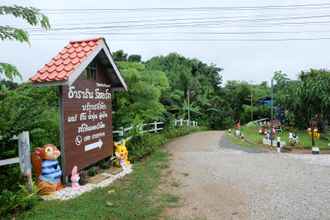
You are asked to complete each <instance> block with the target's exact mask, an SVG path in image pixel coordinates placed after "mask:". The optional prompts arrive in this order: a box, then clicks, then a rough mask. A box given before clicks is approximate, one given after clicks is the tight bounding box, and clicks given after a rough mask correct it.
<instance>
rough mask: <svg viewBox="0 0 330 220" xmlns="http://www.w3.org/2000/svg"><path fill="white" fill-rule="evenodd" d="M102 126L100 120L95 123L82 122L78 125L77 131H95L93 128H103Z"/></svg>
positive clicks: (102, 123) (103, 125)
mask: <svg viewBox="0 0 330 220" xmlns="http://www.w3.org/2000/svg"><path fill="white" fill-rule="evenodd" d="M104 128H105V124H104V122H102V121H101V122H98V123H97V124H96V125H87V124H85V123H83V124H81V125H80V126H79V127H78V133H84V132H88V131H95V130H99V129H104Z"/></svg>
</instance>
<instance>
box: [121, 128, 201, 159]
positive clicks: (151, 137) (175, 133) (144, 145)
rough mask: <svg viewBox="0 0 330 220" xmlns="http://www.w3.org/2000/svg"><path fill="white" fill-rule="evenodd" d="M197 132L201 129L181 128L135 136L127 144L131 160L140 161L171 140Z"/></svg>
mask: <svg viewBox="0 0 330 220" xmlns="http://www.w3.org/2000/svg"><path fill="white" fill-rule="evenodd" d="M197 130H199V128H189V127H181V128H177V129H173V128H172V129H167V130H165V131H163V132H161V133H158V134H149V133H146V134H141V135H138V136H134V137H133V138H132V139H131V140H129V141H128V143H127V149H128V152H129V160H131V161H133V162H134V161H136V160H139V159H141V158H143V157H145V156H146V155H149V154H151V153H152V152H154V151H155V150H156V149H157V148H159V147H160V146H161V145H163V144H165V143H166V142H167V141H168V140H169V139H172V138H175V137H179V136H183V135H186V134H189V133H191V132H194V131H197Z"/></svg>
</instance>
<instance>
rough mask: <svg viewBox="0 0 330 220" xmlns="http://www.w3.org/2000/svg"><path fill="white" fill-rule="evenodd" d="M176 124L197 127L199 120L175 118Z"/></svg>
mask: <svg viewBox="0 0 330 220" xmlns="http://www.w3.org/2000/svg"><path fill="white" fill-rule="evenodd" d="M174 125H175V126H176V127H177V126H192V127H197V126H198V122H197V121H189V120H184V119H182V118H181V119H175V121H174Z"/></svg>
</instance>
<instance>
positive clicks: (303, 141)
mask: <svg viewBox="0 0 330 220" xmlns="http://www.w3.org/2000/svg"><path fill="white" fill-rule="evenodd" d="M241 132H242V133H243V135H244V137H245V138H246V139H247V140H248V142H251V143H252V144H251V143H247V142H246V141H243V140H240V139H238V138H235V137H233V136H229V135H227V136H229V137H230V140H231V141H232V142H233V143H235V144H239V145H242V146H247V147H256V146H258V145H259V146H261V145H262V138H263V136H262V135H260V134H258V128H256V127H255V126H247V125H245V126H242V127H241ZM296 134H297V135H298V137H299V144H298V145H296V146H294V147H293V148H295V149H311V148H312V141H311V137H310V136H309V135H308V133H307V131H297V132H296ZM278 135H279V136H280V137H281V141H285V142H286V143H288V142H289V141H288V137H289V131H282V132H281V133H279V134H278ZM329 143H330V142H329V141H327V140H325V139H322V138H321V139H319V140H316V146H318V147H319V148H320V149H321V150H329V149H330V147H329V146H328V144H329Z"/></svg>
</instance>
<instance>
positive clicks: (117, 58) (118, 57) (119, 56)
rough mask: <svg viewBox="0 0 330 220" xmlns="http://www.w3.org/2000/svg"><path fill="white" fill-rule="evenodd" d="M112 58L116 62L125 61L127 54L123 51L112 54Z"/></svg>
mask: <svg viewBox="0 0 330 220" xmlns="http://www.w3.org/2000/svg"><path fill="white" fill-rule="evenodd" d="M112 57H113V59H114V60H115V61H116V62H121V61H127V53H124V51H123V50H117V51H115V52H113V53H112Z"/></svg>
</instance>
